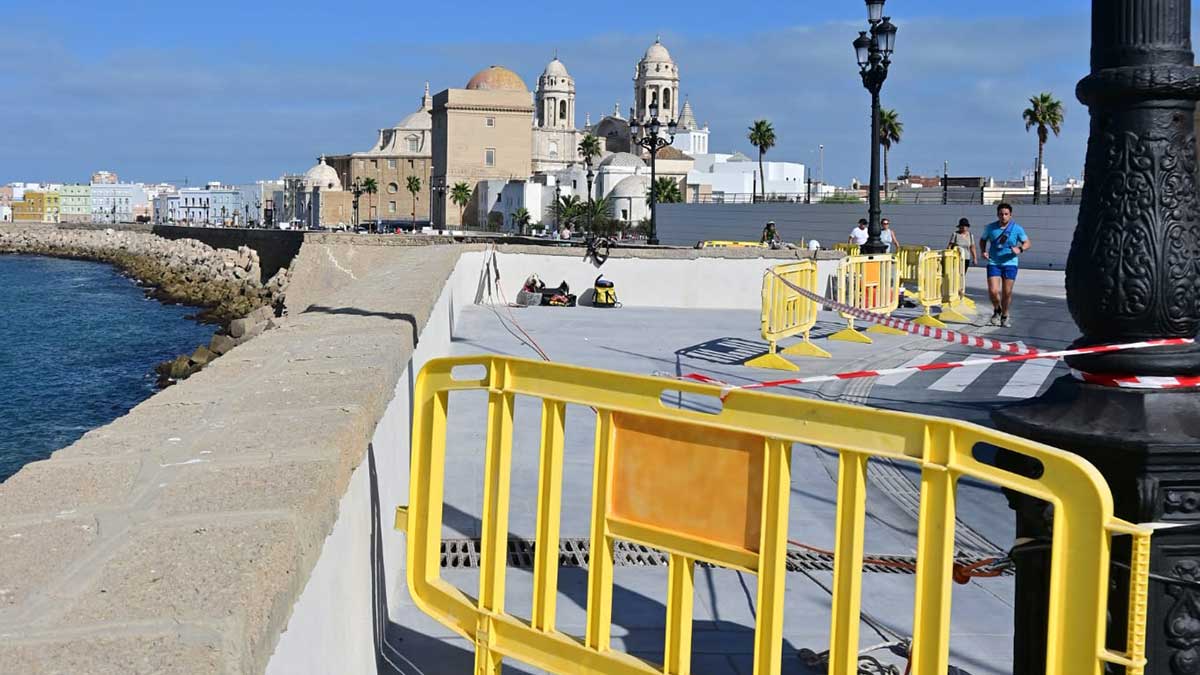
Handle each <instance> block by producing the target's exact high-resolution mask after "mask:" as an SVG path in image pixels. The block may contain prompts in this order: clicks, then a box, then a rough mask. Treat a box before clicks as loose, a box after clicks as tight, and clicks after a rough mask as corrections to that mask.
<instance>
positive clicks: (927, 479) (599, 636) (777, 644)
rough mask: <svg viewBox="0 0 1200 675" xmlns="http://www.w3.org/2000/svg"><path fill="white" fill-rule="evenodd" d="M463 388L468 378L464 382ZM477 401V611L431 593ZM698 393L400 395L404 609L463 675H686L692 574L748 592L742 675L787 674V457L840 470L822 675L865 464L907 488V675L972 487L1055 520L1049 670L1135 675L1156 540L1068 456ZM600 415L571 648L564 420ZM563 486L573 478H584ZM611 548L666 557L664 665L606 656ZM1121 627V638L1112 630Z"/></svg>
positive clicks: (940, 664) (852, 663)
mask: <svg viewBox="0 0 1200 675" xmlns="http://www.w3.org/2000/svg"><path fill="white" fill-rule="evenodd" d="M464 370H465V371H482V373H481V374H480V373H478V372H464ZM470 390H474V391H481V392H486V393H487V397H488V406H487V416H486V419H481V418H476V419H470V418H469V417H468V419H467V420H466V421H465V422H464V421H462V420H460V419H458V418H457V417H455V418H454V419H455V422H454V423H455V425H458V424H463V423H466V424H473V425H476V426H478V427H482V428H486V429H487V440H486V446H485V450H484V458H483V466H484V469H483V472H484V475H483V476H482V480H483V507H482V514H481V518H482V521H481V525H482V538H481V540H480V554H479V585H478V589H479V590H478V597H471V596H469V595H467V594H466V593H465V592H463V591H462V590H460V589H459V588H457V587H455V586H452V585H451V584H450V583H449V582H448V581H447V580H445V579H443V578H442V577H441V569H442V568H441V564H440V561H441V544H442V529H443V519H442V517H443V501H444V489H445V488H444V483H445V477H446V476H445V468H446V447H447V428H448V425H449V420H450V419H452V418H451V416H452V415H454V414H455V413H454V411H452V410H451V409H450V395H451V394H452V393H454V392H458V391H470ZM676 394H685V395H689V396H700V397H707V398H711V399H713V400H719V401H721V407H720V409H719V411H718V412H716V413H715V414H714V413H706V412H698V411H693V410H687V409H681V408H673V407H668V406H666V405H664V404H663V400H664V397H665V396H672V397H673V396H675V395H676ZM722 395H723V392H722V391H721V389H720V388H718V387H714V386H711V385H705V384H700V383H692V382H683V381H676V380H668V379H664V378H655V377H646V376H639V375H631V374H626V373H616V372H609V371H602V370H593V369H589V368H581V367H576V366H568V365H563V364H558V363H547V362H542V361H532V360H528V359H516V358H507V357H500V356H489V355H480V356H466V357H456V358H444V359H435V360H433V361H430V362H429V363H427V364H426V366H425V367H424V368H423V369H422V370H421V373H420V375H419V376H418V378H417V382H416V387H415V391H414V396H413V400H414V416H415V417H414V426H413V434H412V453H411V471H410V476H411V478H410V484H409V496H410V498H411V500H412V501H411V503H410V504H409V506H408V507H407V508H405V507H398V508H397V510H396V527H397V529H402V530H405V531H406V532H407V535H408V546H407V564H406V574H407V581H408V587H409V590H410V592H411V593H412V597H413V598H414V600H415V602H416V604H417V606H418V607H419V608H420V609H421V610H423V611H424V612H426V613H427V614H428V615H430V616H431V617H433V618H434V619H436V620H437V621H439V622H441V623H442V624H443V625H445V626H447V627H449V628H450V629H451V630H453V631H454V632H455V633H457V634H458V635H461V636H462V637H464V638H466V640H468V641H469V642H470V643H471V644H473V645H474V649H475V668H474V672H475V673H477V674H478V675H496V674H498V673H499V672H500V670H501V663H502V660H503V659H504V658H511V659H515V660H518V661H522V662H524V663H527V664H530V665H532V666H534V667H536V668H540V669H543V670H546V671H549V672H554V673H584V672H587V673H619V674H621V675H653V674H656V673H667V674H668V675H684V674H686V673H689V672H690V670H691V657H692V622H693V601H694V597H695V586H694V577H693V574H694V572H695V568H696V565H697V563H708V564H712V565H717V566H721V567H727V568H731V569H735V570H739V571H743V572H746V573H749V574H753V575H757V577H758V579H757V591H756V593H757V598H756V603H755V607H756V609H757V613H756V615H755V619H754V621H755V633H754V656H753V664H754V665H753V672H754V673H755V674H756V675H777V674H778V673H780V672H781V670H782V668H783V655H782V645H783V634H784V631H783V629H784V591H785V585H786V579H787V575H786V569H787V567H786V565H787V553H788V538H787V537H788V513H789V499H790V492H791V480H790V476H791V459H792V445H793V444H796V443H799V444H805V445H814V446H819V447H824V448H831V449H833V450H835V451H836V452H837V453H838V471H837V479H836V480H837V506H836V516H835V524H834V528H835V538H834V552H833V553H834V556H833V568H834V570H833V584H832V587H831V595H832V600H831V604H832V619H831V623H830V633H829V668H828V672H829V673H832V674H835V675H853V674H854V673H856V672H857V670H858V650H859V648H860V644H859V629H860V626H861V622H862V612H861V610H862V590H863V589H862V587H863V564H864V553H863V548H864V535H865V532H866V530H867V518H866V503H867V470H868V464H869V462H870V461H871V460H872V459H879V458H886V459H890V460H892V461H899V462H904V463H907V464H910V465H912V466H913V467H915V468H916V469H917V470H918V471H919V472H920V485H921V494H920V507H919V512H918V517H917V520H918V525H917V545H916V554H917V555H916V557H917V560H916V579H915V586H914V589H915V590H914V595H913V633H912V643H911V651H910V654H909V659H910V663H909V670H910V672H912V673H922V674H924V673H945V672H947V670H948V668H949V655H950V617H951V608H952V593H951V590H952V587H953V576H954V565H955V528H956V527H957V526H958V522H957V519H956V508H955V494H956V489H957V485H958V481H959V480H960V479H962V478H970V479H975V480H979V481H985V482H987V483H990V484H993V485H996V486H999V487H1002V488H1006V489H1008V490H1012V491H1015V492H1018V493H1022V494H1025V495H1028V496H1030V497H1033V498H1036V499H1040V500H1043V501H1045V502H1047V503H1048V504H1049V507H1050V508H1051V509H1052V512H1053V514H1054V527H1053V531H1052V538H1051V541H1050V543H1049V546H1050V550H1051V556H1050V563H1049V565H1050V570H1049V587H1048V597H1049V602H1048V603H1047V624H1046V625H1047V630H1048V635H1049V640H1048V647H1047V651H1046V655H1045V656H1046V672H1047V673H1049V674H1050V675H1084V674H1087V675H1100V673H1101V672H1102V671H1104V669H1105V665H1104V664H1106V663H1108V664H1117V665H1121V666H1124V667H1125V669H1126V673H1127V674H1129V675H1139V674H1140V673H1141V672H1142V669H1143V667H1144V664H1145V658H1144V653H1145V628H1146V624H1145V616H1146V593H1147V583H1148V576H1149V565H1150V561H1149V546H1150V529H1149V528H1145V527H1141V526H1137V525H1132V524H1130V523H1127V522H1125V521H1122V520H1120V519H1118V518H1116V517H1115V516H1114V515H1113V504H1112V496H1111V494H1110V492H1109V490H1108V487H1107V485H1106V484H1105V482H1104V478H1103V477H1102V476H1101V475H1100V473H1099V472H1098V471H1097V470H1096V469H1095V468H1094V467H1093V466H1092V465H1091V464H1089V463H1087V462H1086V461H1084V460H1083V459H1081V458H1079V457H1078V456H1076V455H1073V454H1070V453H1067V452H1063V451H1061V450H1057V449H1055V448H1052V447H1049V446H1046V445H1042V444H1039V443H1035V442H1033V441H1028V440H1025V439H1022V438H1018V437H1016V436H1011V435H1008V434H1005V433H1001V432H999V431H995V430H991V429H986V428H983V427H979V426H975V425H972V424H968V423H965V422H960V421H957V420H951V419H940V418H934V417H925V416H921V415H914V414H908V413H899V412H891V411H885V410H870V411H869V413H864V410H865V409H864V408H862V407H861V406H850V405H845V404H838V403H828V402H823V401H817V400H811V399H803V398H798V397H790V396H781V395H775V394H767V393H763V392H750V391H745V390H734V391H731V392H728V393H727V394H725V395H724V397H723V398H721V397H722ZM518 396H520V397H522V398H524V397H533V398H535V399H538V400H540V402H541V421H540V425H541V447H540V457H541V459H540V465H539V470H538V488H537V504H536V523H535V528H536V540H535V541H536V546H535V549H534V554H533V555H534V560H533V568H534V571H533V589H532V596H533V597H532V611H531V616H530V619H529V620H524V619H521V618H518V617H517V616H515V615H513V614H512V613H510V612H509V611H507V610H506V587H505V579H506V572H507V567H508V564H509V563H508V555H507V544H508V541H509V535H508V525H509V504H510V479H511V475H510V474H511V472H512V470H513V462H512V454H513V434H514V409H515V405H514V404H515V400H516V397H518ZM568 405H576V406H588V407H591V408H592V409H593V410H594V411H595V412H594V415H595V432H594V448H595V453H594V454H595V457H594V462H593V465H592V486H593V487H592V502H591V525H590V529H591V537H590V551H589V559H588V579H587V603H586V605H585V607H586V612H587V617H586V620H585V623H584V629H583V635H582V636H575V635H568V634H566V633H564V632H562V631H560V630H559V628H558V623H557V614H556V600H557V597H558V580H559V566H560V563H559V545H560V541H561V537H560V521H561V518H562V515H563V514H562V512H563V472H564V469H565V457H564V438H565V436H566V433H567V416H566V415H567V406H568ZM980 446H992V447H998V448H1002V449H1004V450H1007V451H1009V452H1013V453H1016V454H1018V455H1021V456H1024V457H1026V458H1028V459H1029V461H1031V462H1034V463H1036V464H1037V465H1039V466H1040V469H1041V470H1040V473H1038V474H1037V476H1036V477H1033V476H1030V475H1019V474H1016V473H1010V472H1009V471H1006V470H1004V469H1001V468H999V467H997V466H994V465H992V464H988V463H985V462H983V461H981V460H980V459H977V458H976V455H975V449H976V448H977V447H980ZM572 470H580V469H579V466H578V465H575V466H573V468H572ZM1115 535H1130V536H1131V538H1132V555H1131V557H1130V560H1131V565H1130V572H1129V574H1130V584H1129V589H1130V590H1129V598H1128V605H1127V609H1126V610H1125V611H1124V612H1123V614H1125V616H1123V617H1121V619H1122V620H1123V623H1124V624H1125V626H1126V627H1127V628H1126V635H1125V645H1126V652H1124V653H1120V652H1115V651H1112V650H1110V649H1108V648H1107V647H1106V637H1107V636H1106V633H1107V629H1106V625H1107V618H1108V616H1107V615H1108V610H1109V605H1108V593H1109V568H1110V564H1111V554H1112V539H1113V537H1114V536H1115ZM618 540H622V541H626V542H632V543H633V544H636V545H643V546H647V547H650V548H652V549H657V550H661V551H664V552H665V553H666V554H667V555H668V556H669V563H668V573H667V581H666V586H667V588H666V598H667V601H666V619H667V620H666V629H665V634H664V649H663V656H664V658H663V661H664V662H663V664H661V665H656V664H651V663H649V662H647V661H644V660H642V659H639V658H637V657H635V656H632V655H630V654H627V653H623V652H620V651H618V650H614V649H613V648H612V645H611V642H610V635H611V632H610V631H611V624H612V612H613V568H614V565H615V561H614V546H615V544H616V542H617V541H618ZM1114 623H1115V624H1120V623H1122V621H1121V620H1116V619H1114Z"/></svg>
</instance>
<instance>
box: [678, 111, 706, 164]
mask: <svg viewBox="0 0 1200 675" xmlns="http://www.w3.org/2000/svg"><path fill="white" fill-rule="evenodd" d="M671 146H672V147H674V148H675V149H677V150H679V151H681V152H684V153H686V154H689V155H691V156H692V157H695V156H696V155H703V154H707V153H708V125H707V124H705V125H704V126H703V127H702V126H700V125H699V124H698V123H697V122H696V114H695V113H694V112H692V102H691V101H689V100H687V99H684V101H683V111H682V112H680V113H679V124H678V131H677V132H676V133H675V139H674V140H673V141H671Z"/></svg>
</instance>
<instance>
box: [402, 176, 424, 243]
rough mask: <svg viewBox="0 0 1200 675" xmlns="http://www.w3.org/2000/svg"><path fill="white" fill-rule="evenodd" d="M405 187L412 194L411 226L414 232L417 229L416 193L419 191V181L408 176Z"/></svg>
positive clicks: (414, 177)
mask: <svg viewBox="0 0 1200 675" xmlns="http://www.w3.org/2000/svg"><path fill="white" fill-rule="evenodd" d="M405 187H407V188H408V191H409V193H410V194H412V200H413V201H412V224H413V229H414V230H415V229H417V193H418V192H420V191H421V179H420V178H418V177H416V176H409V177H408V181H407V184H406V186H405Z"/></svg>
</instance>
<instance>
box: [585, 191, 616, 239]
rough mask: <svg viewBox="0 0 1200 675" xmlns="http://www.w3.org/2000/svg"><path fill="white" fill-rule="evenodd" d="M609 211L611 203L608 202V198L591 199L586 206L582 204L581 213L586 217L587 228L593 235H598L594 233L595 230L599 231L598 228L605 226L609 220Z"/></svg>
mask: <svg viewBox="0 0 1200 675" xmlns="http://www.w3.org/2000/svg"><path fill="white" fill-rule="evenodd" d="M611 210H612V202H610V201H609V199H608V197H601V198H599V199H593V200H592V201H590V202H588V203H587V204H584V206H583V213H584V215H585V216H587V222H588V226H589V227H591V229H592V230H593V234H599V232H596V230H597V229H599V227H604V226H605V221H607V220H609V219H610V217H611V216H610V214H609V212H610V211H611ZM597 224H599V225H597Z"/></svg>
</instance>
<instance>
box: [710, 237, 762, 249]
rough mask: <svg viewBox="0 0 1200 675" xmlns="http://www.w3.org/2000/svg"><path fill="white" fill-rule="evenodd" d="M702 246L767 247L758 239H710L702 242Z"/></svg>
mask: <svg viewBox="0 0 1200 675" xmlns="http://www.w3.org/2000/svg"><path fill="white" fill-rule="evenodd" d="M700 248H767V245H766V244H763V243H761V242H757V241H726V240H721V239H710V240H708V241H702V242H700Z"/></svg>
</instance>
